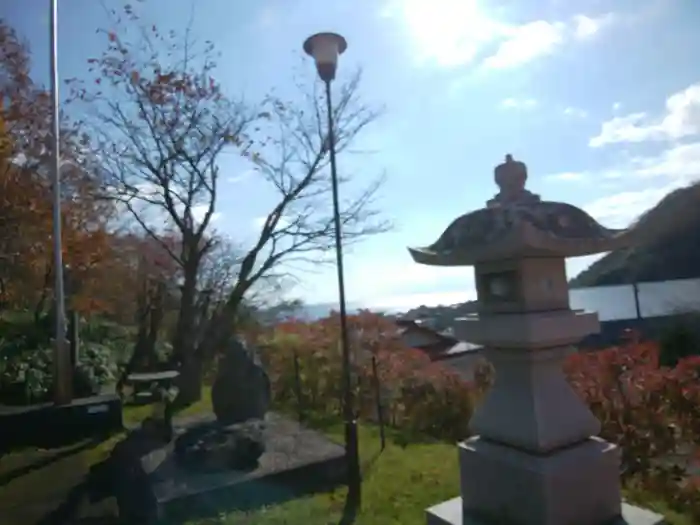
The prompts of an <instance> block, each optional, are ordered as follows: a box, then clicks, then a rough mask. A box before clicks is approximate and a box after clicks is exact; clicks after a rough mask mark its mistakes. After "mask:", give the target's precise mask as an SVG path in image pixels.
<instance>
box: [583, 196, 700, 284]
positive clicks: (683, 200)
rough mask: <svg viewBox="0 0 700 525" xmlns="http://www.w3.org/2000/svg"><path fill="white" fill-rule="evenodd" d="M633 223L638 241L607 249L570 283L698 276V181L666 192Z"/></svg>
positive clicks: (699, 226)
mask: <svg viewBox="0 0 700 525" xmlns="http://www.w3.org/2000/svg"><path fill="white" fill-rule="evenodd" d="M637 225H638V226H639V227H640V228H641V230H642V231H643V232H644V242H643V243H642V245H640V246H637V247H634V248H629V249H624V250H618V251H615V252H611V253H609V254H608V255H606V256H605V257H603V258H602V259H600V260H598V261H596V262H594V263H593V264H592V265H591V266H589V267H588V268H587V269H586V270H584V271H582V272H581V273H580V274H579V275H577V276H576V277H574V278H573V279H571V282H570V284H571V287H572V288H584V287H589V286H604V285H613V284H629V283H632V282H635V281H636V282H644V281H668V280H671V279H691V278H696V277H700V182H696V183H694V184H692V185H691V186H688V187H686V188H682V189H678V190H675V191H673V192H671V193H669V194H668V195H666V197H664V198H663V199H662V200H661V202H659V203H658V204H657V205H656V206H655V207H653V208H652V209H650V210H649V211H647V212H646V213H644V214H643V215H642V216H641V217H640V218H639V219H638V221H637Z"/></svg>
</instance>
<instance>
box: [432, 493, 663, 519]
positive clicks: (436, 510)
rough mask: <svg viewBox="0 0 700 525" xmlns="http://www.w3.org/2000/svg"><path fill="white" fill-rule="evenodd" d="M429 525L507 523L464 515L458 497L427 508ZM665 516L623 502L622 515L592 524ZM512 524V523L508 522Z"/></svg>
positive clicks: (460, 499)
mask: <svg viewBox="0 0 700 525" xmlns="http://www.w3.org/2000/svg"><path fill="white" fill-rule="evenodd" d="M426 516H427V525H506V524H500V523H499V524H494V523H489V522H486V521H481V520H479V519H478V518H474V517H472V516H468V515H466V516H465V515H464V513H463V511H462V498H461V497H457V498H454V499H451V500H448V501H445V502H443V503H440V504H438V505H435V506H434V507H430V508H429V509H428V510H426ZM664 523H665V521H664V517H663V516H661V515H660V514H656V513H654V512H651V511H648V510H646V509H642V508H640V507H635V506H633V505H628V504H627V503H623V504H622V515H621V516H619V517H617V518H616V519H614V520H613V521H608V523H600V524H598V523H592V524H591V525H663V524H664ZM508 525H510V524H508Z"/></svg>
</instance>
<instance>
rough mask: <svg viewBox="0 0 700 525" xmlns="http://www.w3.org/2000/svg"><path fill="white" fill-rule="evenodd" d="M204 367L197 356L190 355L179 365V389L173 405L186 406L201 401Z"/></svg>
mask: <svg viewBox="0 0 700 525" xmlns="http://www.w3.org/2000/svg"><path fill="white" fill-rule="evenodd" d="M203 372H204V366H203V362H202V359H201V358H200V357H199V356H198V355H194V354H190V355H189V356H187V358H186V359H185V360H183V361H182V363H181V365H180V377H179V378H178V382H177V386H178V389H179V392H178V395H177V400H176V402H175V404H176V405H177V406H179V407H183V406H188V405H191V404H193V403H196V402H197V401H199V400H201V399H202V376H203Z"/></svg>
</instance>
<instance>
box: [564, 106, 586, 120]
mask: <svg viewBox="0 0 700 525" xmlns="http://www.w3.org/2000/svg"><path fill="white" fill-rule="evenodd" d="M564 115H566V116H569V117H575V118H586V117H587V116H588V112H587V111H586V110H585V109H581V108H575V107H571V106H570V107H568V108H564Z"/></svg>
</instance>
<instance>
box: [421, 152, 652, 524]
mask: <svg viewBox="0 0 700 525" xmlns="http://www.w3.org/2000/svg"><path fill="white" fill-rule="evenodd" d="M495 179H496V183H497V184H498V186H499V187H500V192H499V193H498V195H496V196H495V197H494V198H493V199H491V200H490V201H488V202H487V205H486V208H483V209H480V210H477V211H474V212H472V213H468V214H467V215H463V216H462V217H460V218H458V219H457V220H455V221H454V222H453V223H452V224H451V225H450V226H449V227H448V228H447V229H446V230H445V232H444V233H443V234H442V236H441V237H440V238H439V239H438V240H437V242H435V243H434V244H433V245H431V246H429V247H427V248H416V249H414V248H409V251H410V253H411V256H412V257H413V259H414V260H415V261H416V262H418V263H420V264H427V265H432V266H474V272H475V276H476V288H477V294H478V302H479V309H478V313H477V314H474V315H470V316H468V317H465V318H462V319H458V320H457V321H456V323H455V335H456V336H457V337H459V338H461V339H463V340H467V341H469V342H472V343H477V344H481V345H483V346H485V347H486V348H487V350H486V357H487V358H488V359H489V361H490V362H491V363H492V364H493V366H494V368H495V369H496V380H495V382H494V385H493V387H492V388H491V390H490V391H489V393H488V394H487V396H486V398H485V399H484V401H483V403H482V404H481V406H480V407H478V409H477V410H476V412H475V414H474V416H473V418H472V420H471V422H470V426H471V428H472V430H473V432H474V434H475V437H473V438H470V439H468V440H467V441H465V442H463V443H460V444H459V463H460V472H461V474H460V477H461V497H457V498H455V499H452V500H449V501H446V502H444V503H441V504H439V505H437V506H435V507H432V508H430V509H428V511H427V519H428V524H429V525H438V524H439V525H448V524H449V525H456V524H464V525H466V524H474V525H482V524H483V525H610V524H611V523H614V524H618V523H619V524H623V523H629V524H630V525H637V524H639V525H642V524H644V525H647V524H648V525H651V524H656V523H661V522H662V521H663V520H662V518H661V516H658V515H656V514H653V513H650V512H648V511H645V510H642V509H637V508H634V507H631V506H628V505H623V504H622V500H621V495H620V478H619V468H620V455H619V450H618V448H617V446H616V445H614V444H611V443H607V442H606V441H604V440H602V439H600V438H598V437H596V434H598V432H599V431H600V423H599V422H598V420H597V419H596V418H595V416H594V415H593V414H592V413H591V412H590V411H589V409H588V407H587V406H586V405H585V403H584V402H583V401H582V400H581V399H580V398H579V397H578V395H577V394H576V393H575V392H574V391H573V389H572V388H571V386H570V385H569V383H568V382H567V380H566V377H565V376H564V373H563V371H562V367H561V365H562V362H563V361H564V359H565V358H566V356H567V355H569V353H571V352H572V351H575V350H574V348H573V347H572V346H571V345H573V344H575V343H577V342H578V341H580V340H581V339H582V338H583V337H585V336H586V335H588V334H591V333H595V332H598V330H599V323H598V316H597V314H595V313H590V312H581V311H572V310H571V309H570V307H569V290H568V285H567V280H566V267H565V259H566V257H573V256H579V255H590V254H594V253H600V252H607V251H611V250H615V249H618V248H622V247H626V246H630V245H632V244H633V243H634V242H635V237H636V232H635V231H634V230H611V229H607V228H604V227H603V226H601V225H600V224H598V223H597V222H596V221H595V219H593V218H592V217H591V216H589V215H588V214H587V213H586V212H584V211H583V210H580V209H579V208H576V207H574V206H571V205H569V204H564V203H560V202H547V201H541V200H540V197H539V196H537V195H535V194H533V193H531V192H529V191H528V190H526V189H525V182H526V180H527V168H526V166H525V164H523V163H522V162H519V161H515V160H513V158H512V157H511V156H510V155H507V156H506V162H505V163H504V164H501V165H499V166H498V167H496V170H495Z"/></svg>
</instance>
